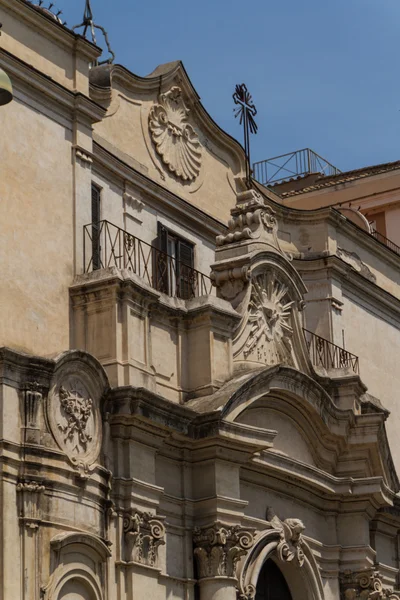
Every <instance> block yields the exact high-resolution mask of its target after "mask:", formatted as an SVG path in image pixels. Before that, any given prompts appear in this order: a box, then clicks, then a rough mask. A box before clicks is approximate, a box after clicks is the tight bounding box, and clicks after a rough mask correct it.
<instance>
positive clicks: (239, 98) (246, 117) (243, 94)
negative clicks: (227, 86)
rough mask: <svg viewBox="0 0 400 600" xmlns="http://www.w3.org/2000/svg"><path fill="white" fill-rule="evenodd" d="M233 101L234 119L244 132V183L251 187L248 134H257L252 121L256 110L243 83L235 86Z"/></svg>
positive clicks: (256, 127)
mask: <svg viewBox="0 0 400 600" xmlns="http://www.w3.org/2000/svg"><path fill="white" fill-rule="evenodd" d="M233 101H234V102H235V104H238V108H234V109H233V111H234V113H235V117H239V123H240V125H242V124H243V130H244V151H245V154H246V182H247V185H248V186H249V187H251V168H250V133H257V130H258V126H257V124H256V122H255V120H254V117H255V116H256V114H257V109H256V107H255V105H254V102H253V98H252V96H251V94H250V93H249V92H248V90H247V87H246V86H245V84H244V83H242V84H241V85H237V86H236V88H235V93H234V94H233Z"/></svg>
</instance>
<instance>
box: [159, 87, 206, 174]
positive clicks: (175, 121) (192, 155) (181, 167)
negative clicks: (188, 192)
mask: <svg viewBox="0 0 400 600" xmlns="http://www.w3.org/2000/svg"><path fill="white" fill-rule="evenodd" d="M189 112H190V110H189V109H188V108H187V106H186V105H185V102H184V100H183V97H182V90H181V88H180V87H178V86H174V87H172V88H171V89H170V90H169V91H168V92H165V93H163V94H160V97H159V103H158V104H155V105H154V106H153V107H152V108H151V109H150V113H149V131H150V136H151V139H152V141H153V144H154V146H155V149H156V152H157V154H158V155H159V156H160V157H161V160H162V162H163V163H164V164H165V165H166V166H167V168H168V170H169V171H170V172H171V173H173V174H174V175H175V176H176V177H178V178H179V179H181V180H183V181H187V182H191V181H194V180H195V179H196V177H197V176H198V175H199V173H200V168H201V160H202V147H201V143H200V139H199V136H198V135H197V133H196V131H195V129H194V128H193V127H192V125H191V124H190V123H189V122H188V115H189Z"/></svg>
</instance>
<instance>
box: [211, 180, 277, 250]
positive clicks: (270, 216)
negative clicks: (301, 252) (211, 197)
mask: <svg viewBox="0 0 400 600" xmlns="http://www.w3.org/2000/svg"><path fill="white" fill-rule="evenodd" d="M231 212H232V217H231V218H230V219H229V221H228V228H229V233H227V234H226V235H219V236H217V246H225V245H226V244H234V243H237V242H242V241H245V240H258V239H260V238H261V237H262V234H263V233H267V234H269V235H272V236H273V240H270V241H271V242H272V243H273V245H274V246H275V247H276V248H277V249H279V250H280V248H279V242H278V238H277V232H278V221H277V220H276V217H275V211H274V210H273V209H272V208H271V207H270V206H268V205H267V204H265V202H264V200H263V198H262V196H261V195H260V194H259V193H258V192H256V191H255V190H246V191H245V192H241V193H240V194H238V201H237V204H236V207H235V208H234V209H233V210H232V211H231Z"/></svg>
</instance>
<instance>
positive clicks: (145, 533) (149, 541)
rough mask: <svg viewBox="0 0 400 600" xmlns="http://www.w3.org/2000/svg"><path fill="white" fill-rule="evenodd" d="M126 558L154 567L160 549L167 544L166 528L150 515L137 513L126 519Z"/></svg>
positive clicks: (128, 515)
mask: <svg viewBox="0 0 400 600" xmlns="http://www.w3.org/2000/svg"><path fill="white" fill-rule="evenodd" d="M124 535H125V549H126V558H127V560H128V561H133V562H138V563H141V564H145V565H148V566H150V567H154V566H155V565H156V563H157V559H158V548H159V546H162V545H164V544H165V526H164V524H163V523H162V522H161V521H160V520H159V519H155V518H154V516H153V515H152V514H150V513H146V512H139V511H135V512H134V513H133V514H127V515H125V517H124Z"/></svg>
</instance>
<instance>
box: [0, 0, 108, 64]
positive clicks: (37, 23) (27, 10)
mask: <svg viewBox="0 0 400 600" xmlns="http://www.w3.org/2000/svg"><path fill="white" fill-rule="evenodd" d="M0 7H1V8H2V9H4V10H7V11H9V12H12V13H14V15H15V16H16V17H18V19H19V20H21V21H24V22H25V23H27V24H28V25H30V26H32V27H34V29H35V31H37V32H38V33H39V34H40V35H41V36H43V37H45V38H48V39H51V40H52V41H53V42H55V43H57V44H59V45H60V46H63V47H64V48H67V49H69V50H71V51H72V50H73V49H74V48H76V49H77V51H78V53H79V54H80V55H81V56H83V57H85V58H86V59H87V60H88V62H91V61H94V60H95V59H96V58H98V57H99V56H100V55H101V54H102V50H101V48H99V47H98V46H95V44H93V43H92V42H90V41H89V40H87V39H85V38H83V37H82V36H80V35H77V34H75V33H74V32H73V31H72V30H71V29H68V28H67V27H65V26H64V25H62V24H61V23H59V22H58V21H56V20H55V19H52V18H51V17H50V16H48V15H46V14H44V13H43V12H41V11H38V10H36V9H35V8H34V6H32V5H31V4H30V3H29V2H26V0H0Z"/></svg>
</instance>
